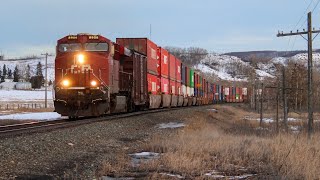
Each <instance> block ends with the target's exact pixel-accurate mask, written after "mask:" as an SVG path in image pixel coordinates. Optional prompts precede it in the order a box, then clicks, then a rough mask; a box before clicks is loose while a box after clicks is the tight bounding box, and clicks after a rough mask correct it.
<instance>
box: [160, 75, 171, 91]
mask: <svg viewBox="0 0 320 180" xmlns="http://www.w3.org/2000/svg"><path fill="white" fill-rule="evenodd" d="M160 81H161V93H162V94H169V79H168V78H165V77H161V78H160Z"/></svg>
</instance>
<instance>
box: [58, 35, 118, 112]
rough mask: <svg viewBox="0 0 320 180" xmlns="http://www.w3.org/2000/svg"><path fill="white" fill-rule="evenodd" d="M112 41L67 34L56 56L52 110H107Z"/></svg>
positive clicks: (92, 36)
mask: <svg viewBox="0 0 320 180" xmlns="http://www.w3.org/2000/svg"><path fill="white" fill-rule="evenodd" d="M112 51H113V44H112V42H111V41H110V40H108V39H106V38H104V37H102V36H100V35H90V34H78V35H69V36H66V37H64V38H62V39H60V40H58V44H57V47H56V54H57V56H56V59H55V87H54V94H55V96H54V97H55V98H54V104H55V110H56V112H58V113H59V114H61V115H63V116H69V118H76V117H79V116H98V115H101V114H104V113H108V111H109V110H110V107H109V102H110V93H111V92H110V83H109V82H110V78H109V72H110V71H111V72H112V67H113V65H112V64H110V62H111V61H110V59H112V56H111V55H112V53H111V52H112Z"/></svg>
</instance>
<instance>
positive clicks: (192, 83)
mask: <svg viewBox="0 0 320 180" xmlns="http://www.w3.org/2000/svg"><path fill="white" fill-rule="evenodd" d="M188 69H189V68H188ZM189 72H190V73H189V77H190V87H191V88H194V87H195V86H194V83H195V77H194V70H193V69H191V68H190V71H189Z"/></svg>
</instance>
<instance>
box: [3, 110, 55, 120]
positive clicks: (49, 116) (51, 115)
mask: <svg viewBox="0 0 320 180" xmlns="http://www.w3.org/2000/svg"><path fill="white" fill-rule="evenodd" d="M56 119H61V115H60V114H58V113H56V112H41V113H21V114H9V115H0V120H44V121H48V120H56Z"/></svg>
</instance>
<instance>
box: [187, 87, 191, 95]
mask: <svg viewBox="0 0 320 180" xmlns="http://www.w3.org/2000/svg"><path fill="white" fill-rule="evenodd" d="M187 95H188V96H191V94H190V87H189V86H187Z"/></svg>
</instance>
